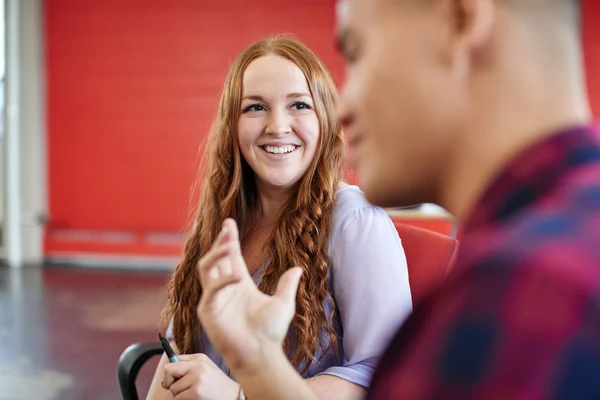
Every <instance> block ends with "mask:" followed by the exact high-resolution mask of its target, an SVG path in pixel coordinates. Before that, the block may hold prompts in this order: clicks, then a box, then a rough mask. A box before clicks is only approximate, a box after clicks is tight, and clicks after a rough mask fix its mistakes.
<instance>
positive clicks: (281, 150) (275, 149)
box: [265, 145, 296, 154]
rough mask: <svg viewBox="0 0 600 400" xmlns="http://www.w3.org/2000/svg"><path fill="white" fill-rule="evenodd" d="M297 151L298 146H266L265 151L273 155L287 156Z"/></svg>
mask: <svg viewBox="0 0 600 400" xmlns="http://www.w3.org/2000/svg"><path fill="white" fill-rule="evenodd" d="M294 150H296V146H293V145H289V146H265V151H266V152H267V153H271V154H285V153H291V152H292V151H294Z"/></svg>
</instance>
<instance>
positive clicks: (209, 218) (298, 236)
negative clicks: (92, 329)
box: [163, 37, 345, 373]
mask: <svg viewBox="0 0 600 400" xmlns="http://www.w3.org/2000/svg"><path fill="white" fill-rule="evenodd" d="M271 54H274V55H278V56H281V57H284V58H286V59H288V60H290V61H292V62H293V63H295V64H296V65H297V66H298V67H299V68H300V70H302V72H303V73H304V76H305V77H306V80H307V82H308V86H309V88H310V92H311V95H312V97H313V100H314V106H315V107H314V109H315V112H316V114H317V117H318V119H319V125H320V138H319V142H318V145H317V151H316V153H315V157H314V159H313V160H312V162H311V164H310V166H309V168H308V170H307V172H306V174H305V175H304V177H303V178H302V179H301V181H300V182H299V184H298V190H297V192H296V193H295V194H294V195H293V196H292V197H291V198H290V200H289V201H288V203H287V204H286V206H285V207H284V209H283V211H282V212H281V213H280V215H279V217H278V219H277V222H276V223H275V225H274V228H273V232H272V234H271V236H270V237H269V239H268V240H267V242H266V244H265V248H264V250H265V254H266V257H267V260H268V265H267V268H266V271H265V274H264V277H263V280H262V282H261V284H260V286H259V288H260V289H261V290H262V291H264V292H265V293H273V291H274V290H275V287H276V284H277V281H278V280H279V278H280V277H281V275H282V274H283V273H284V272H285V271H286V270H287V269H288V268H290V267H293V266H299V267H301V268H302V269H303V270H304V273H303V275H302V279H301V281H300V285H299V288H298V295H297V303H296V304H297V306H296V314H295V316H294V318H293V320H292V325H293V327H294V328H295V332H296V337H295V338H294V340H293V341H294V343H293V344H292V343H291V340H290V338H289V337H288V338H287V339H286V341H285V343H284V348H285V349H286V351H287V353H288V354H289V355H290V357H291V362H292V364H294V365H295V366H296V367H297V368H299V367H300V366H303V367H302V373H304V372H305V371H306V370H307V369H308V367H309V366H310V364H311V362H312V361H313V360H315V357H316V354H315V353H316V350H317V349H318V348H319V345H320V344H321V343H320V332H321V331H322V329H325V330H326V332H327V333H328V335H329V346H330V348H331V347H334V346H335V345H336V343H337V337H336V335H335V331H334V328H333V313H334V310H335V307H334V306H333V300H332V298H331V296H330V294H329V292H328V290H327V288H328V271H329V256H328V246H329V239H330V232H331V214H332V209H333V206H334V203H335V199H336V191H337V189H338V188H339V185H340V183H341V181H342V178H343V160H344V156H345V144H344V140H343V137H342V132H341V128H340V126H339V125H338V123H337V121H336V118H335V114H334V113H335V106H336V102H337V92H336V88H335V85H334V83H333V80H332V78H331V76H330V74H329V72H328V71H327V69H326V68H325V66H324V65H323V63H322V62H321V61H320V60H319V58H318V57H317V56H316V55H315V54H314V53H313V52H312V51H311V50H310V49H308V48H307V47H306V46H304V45H303V44H302V43H300V42H298V41H296V40H294V39H290V38H286V37H276V38H267V39H262V40H260V41H258V42H255V43H254V44H252V45H251V46H250V47H248V48H247V49H246V50H245V51H244V52H243V53H241V54H240V55H239V56H238V57H237V58H236V59H235V61H234V62H233V64H232V65H231V67H230V69H229V73H228V75H227V78H226V80H225V85H224V88H223V93H222V95H221V100H220V103H219V109H218V112H217V117H216V120H215V122H214V124H213V127H212V129H211V132H210V135H209V141H208V143H207V146H206V151H207V158H208V166H207V170H206V172H205V176H204V179H203V185H202V189H201V192H200V199H199V205H198V210H197V215H196V219H195V225H194V228H193V229H192V232H191V234H190V236H189V237H188V239H187V242H186V244H185V248H184V254H183V257H182V260H181V262H180V263H179V265H178V266H177V268H176V269H175V271H174V272H173V274H172V276H171V279H170V282H169V285H168V302H167V305H166V307H165V309H164V310H163V323H164V324H166V323H168V321H170V320H171V319H173V333H174V337H175V342H176V344H177V347H178V348H179V349H180V351H181V352H182V353H184V354H186V353H193V352H195V349H196V340H198V337H199V335H198V332H199V330H200V329H201V326H200V323H199V321H198V317H197V315H196V307H197V304H198V301H199V299H200V296H201V293H202V289H201V287H200V282H199V281H198V276H197V272H196V264H197V263H198V261H199V260H200V258H201V257H202V256H204V254H205V253H206V252H207V251H208V250H209V249H210V247H211V245H212V243H213V241H214V240H215V238H216V236H217V234H218V232H219V230H220V229H221V226H222V223H223V220H224V219H225V218H227V217H230V218H233V219H235V220H236V221H237V223H238V225H239V226H240V230H241V231H242V232H243V231H244V230H245V228H247V227H248V224H250V223H251V221H252V218H253V217H254V215H255V214H254V213H255V212H256V210H257V205H258V196H257V189H256V184H255V180H254V172H253V171H252V169H251V168H250V167H249V166H248V164H247V163H246V161H245V160H244V158H243V156H242V155H241V152H240V149H239V145H238V137H237V124H238V120H239V117H240V112H241V110H240V108H241V101H242V89H243V86H242V79H243V75H244V72H245V70H246V68H247V67H248V65H249V64H250V63H251V62H252V61H253V60H255V59H257V58H259V57H262V56H265V55H271ZM326 302H329V303H330V304H331V312H330V313H329V315H326V311H325V307H324V303H326ZM292 347H293V348H292Z"/></svg>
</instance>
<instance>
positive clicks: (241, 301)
mask: <svg viewBox="0 0 600 400" xmlns="http://www.w3.org/2000/svg"><path fill="white" fill-rule="evenodd" d="M301 272H302V271H301V270H300V268H292V269H290V270H288V271H287V272H286V273H285V274H284V275H283V276H282V277H281V279H280V281H279V284H278V285H277V290H276V292H275V294H274V295H273V296H268V295H266V294H264V293H262V292H261V291H260V290H259V289H258V288H257V287H256V285H255V284H254V282H253V281H252V278H251V277H250V275H249V273H248V269H247V267H246V264H245V262H244V259H243V257H242V253H241V249H240V241H239V234H238V229H237V225H236V224H235V222H234V221H233V220H231V219H228V220H226V221H225V222H224V224H223V229H222V231H221V233H220V234H219V236H218V237H217V239H216V240H215V242H214V244H213V246H212V248H211V250H210V251H209V252H208V253H207V254H206V255H205V256H204V257H203V258H202V259H201V260H200V262H199V263H198V273H199V276H200V281H201V285H202V297H201V299H200V303H199V304H198V317H199V318H200V322H201V323H202V327H203V329H204V330H205V331H206V333H207V334H208V336H209V338H210V340H211V342H212V344H213V345H214V346H215V348H216V349H217V350H218V351H219V352H220V353H221V355H222V356H223V358H224V359H225V362H226V363H227V365H228V366H229V367H230V368H231V369H232V371H233V372H234V373H236V371H239V372H241V371H242V370H243V371H244V372H246V371H248V370H249V369H250V370H255V369H260V368H261V366H262V365H263V364H264V363H265V362H267V359H268V358H269V357H270V356H271V355H272V354H274V352H281V349H282V347H281V346H282V343H283V340H284V338H285V336H286V334H287V332H288V328H289V324H290V322H291V320H292V318H293V316H294V312H295V299H296V290H297V287H298V282H299V280H300V275H301Z"/></svg>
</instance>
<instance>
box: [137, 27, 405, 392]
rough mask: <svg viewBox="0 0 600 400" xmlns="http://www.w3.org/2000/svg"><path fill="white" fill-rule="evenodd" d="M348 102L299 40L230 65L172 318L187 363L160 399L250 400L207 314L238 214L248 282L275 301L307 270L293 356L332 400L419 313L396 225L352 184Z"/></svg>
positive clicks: (359, 387) (267, 42)
mask: <svg viewBox="0 0 600 400" xmlns="http://www.w3.org/2000/svg"><path fill="white" fill-rule="evenodd" d="M336 102H337V93H336V89H335V86H334V84H333V81H332V79H331V77H330V75H329V73H328V71H327V69H326V68H325V66H324V65H323V64H322V62H321V61H320V60H319V59H318V58H317V56H316V55H315V54H314V53H313V52H312V51H311V50H310V49H308V48H307V47H305V46H304V45H302V44H301V43H299V42H298V41H295V40H292V39H288V38H282V37H279V38H275V39H264V40H260V41H258V42H256V43H254V44H253V45H251V46H250V47H249V48H247V49H246V50H245V51H244V52H243V53H242V54H241V55H240V56H238V58H237V59H236V60H235V61H234V63H233V64H232V66H231V68H230V70H229V74H228V76H227V79H226V81H225V85H224V90H223V94H222V97H221V101H220V105H219V110H218V113H217V118H216V122H215V124H214V127H213V129H212V131H211V134H210V142H209V145H208V146H207V152H208V159H209V165H208V171H207V174H206V178H205V181H204V183H203V191H202V193H201V196H200V204H199V206H198V214H197V217H196V221H195V222H196V223H195V228H194V230H193V232H192V233H191V235H190V237H189V239H188V241H187V243H186V247H185V252H184V256H183V259H182V260H181V262H180V264H179V265H178V266H177V268H176V270H175V272H174V274H173V276H172V279H171V281H170V283H169V299H168V303H167V306H166V307H165V311H164V321H165V325H166V324H167V323H169V328H168V332H167V337H168V339H169V340H171V341H173V344H174V346H173V347H174V348H175V349H176V351H178V352H179V353H180V354H182V356H181V357H180V362H178V363H175V364H168V362H167V360H166V358H165V357H163V359H162V361H161V363H160V364H159V366H158V368H157V372H156V375H155V379H154V381H153V384H152V388H151V390H150V394H149V398H152V399H159V398H160V399H169V398H172V396H177V395H182V396H184V397H185V398H186V399H187V398H201V399H214V400H219V399H223V400H225V399H234V398H236V396H239V397H240V398H243V395H241V388H240V386H239V385H238V384H237V383H236V382H235V380H234V377H233V376H232V374H231V372H230V369H229V366H228V365H227V364H226V363H225V361H224V359H223V357H222V355H221V354H219V353H218V351H217V350H216V349H215V347H214V346H213V344H212V343H211V340H210V338H209V336H208V334H207V332H206V331H205V330H204V329H202V326H201V323H200V321H199V320H198V317H197V315H196V309H197V306H198V303H199V301H200V299H201V296H202V287H201V284H200V280H199V277H198V272H197V265H198V263H199V261H200V260H201V259H205V257H206V256H207V253H208V252H209V250H210V249H211V247H212V246H213V243H215V241H216V240H217V241H218V234H219V231H220V230H221V226H222V224H223V221H224V220H225V219H226V218H231V219H233V220H235V221H236V222H237V225H238V226H239V240H238V239H236V245H239V248H240V250H241V256H242V263H243V264H244V269H247V271H248V277H249V278H248V280H247V282H246V283H248V282H252V281H253V283H252V285H257V286H258V287H259V288H260V289H261V290H262V291H263V292H264V293H266V294H272V293H274V292H275V290H276V283H277V282H278V281H279V279H280V278H281V277H282V276H283V275H284V274H285V273H286V271H289V270H290V269H292V268H293V267H300V268H301V269H302V270H303V272H304V273H303V277H302V279H301V281H300V284H299V288H298V293H297V306H296V309H295V315H294V316H293V318H292V326H291V329H290V330H289V333H288V335H287V337H286V338H285V341H284V350H285V352H286V355H287V356H288V357H289V359H290V361H291V362H292V364H293V365H294V366H295V368H296V369H297V370H298V371H299V372H300V373H301V374H302V376H303V377H304V378H305V379H307V380H308V381H307V382H308V384H309V386H310V387H311V389H312V390H313V391H314V392H315V393H316V394H317V395H318V396H319V397H320V398H323V399H333V400H335V399H356V398H361V397H362V396H363V395H364V393H365V388H366V387H368V386H369V384H370V380H371V376H372V373H373V371H374V368H375V366H376V364H377V361H378V357H379V354H380V352H381V350H382V346H383V345H384V344H385V343H386V342H387V341H388V339H389V337H390V335H391V333H392V332H393V331H394V329H395V328H397V326H398V325H399V324H400V323H401V322H402V321H403V320H404V318H405V317H406V316H407V315H408V313H409V312H410V311H411V309H412V304H411V295H410V289H409V285H408V272H407V266H406V259H405V256H404V252H403V249H402V245H401V243H400V240H399V238H398V234H397V232H396V230H395V228H394V225H393V224H392V222H391V220H390V219H389V218H388V216H387V215H386V214H385V212H384V211H383V210H382V209H380V208H377V207H373V206H371V205H370V204H368V202H367V201H366V200H365V198H364V195H363V193H362V192H361V191H360V190H359V189H358V188H357V187H355V186H349V185H346V184H345V183H344V182H343V162H344V156H345V144H344V140H343V136H342V131H341V129H340V126H339V124H338V123H337V121H336V119H335V115H334V114H335V106H336ZM383 254H385V256H383ZM225 267H226V266H225V265H224V268H225ZM250 278H251V279H250ZM250 306H258V305H257V304H256V305H250ZM234 322H235V321H231V323H232V324H234ZM231 329H232V331H235V330H236V328H235V327H234V325H232V328H231ZM161 386H162V388H161ZM184 393H185V394H184ZM178 398H179V397H178Z"/></svg>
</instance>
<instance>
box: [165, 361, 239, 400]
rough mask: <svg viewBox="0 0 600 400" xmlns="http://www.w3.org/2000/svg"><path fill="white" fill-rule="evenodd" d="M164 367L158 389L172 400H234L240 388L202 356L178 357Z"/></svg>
mask: <svg viewBox="0 0 600 400" xmlns="http://www.w3.org/2000/svg"><path fill="white" fill-rule="evenodd" d="M178 357H179V362H175V363H170V364H167V365H165V369H164V376H163V381H162V385H163V387H164V388H165V389H167V390H169V391H170V392H171V394H172V395H173V397H174V398H175V400H236V399H237V398H238V393H239V390H240V386H239V385H238V384H237V383H236V382H234V381H233V380H231V379H230V378H229V377H228V376H227V375H225V374H224V373H223V371H221V370H220V369H219V367H217V366H216V365H215V363H213V362H212V360H211V359H210V358H208V357H207V356H206V355H205V354H189V355H181V356H178Z"/></svg>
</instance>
